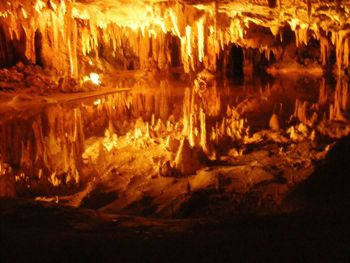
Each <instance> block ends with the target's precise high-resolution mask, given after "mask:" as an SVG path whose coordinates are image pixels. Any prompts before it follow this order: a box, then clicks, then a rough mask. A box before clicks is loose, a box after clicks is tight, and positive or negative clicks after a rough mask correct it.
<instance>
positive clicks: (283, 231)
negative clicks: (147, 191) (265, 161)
mask: <svg viewBox="0 0 350 263" xmlns="http://www.w3.org/2000/svg"><path fill="white" fill-rule="evenodd" d="M0 207H1V209H0V219H1V224H0V227H1V246H0V250H1V258H2V262H28V261H40V262H73V261H79V262H82V261H86V262H92V261H99V262H231V261H244V262H257V261H262V262H281V261H283V262H299V261H302V262H305V261H307V262H315V261H319V262H348V261H349V256H350V255H349V250H348V248H349V245H350V240H349V236H350V229H349V224H348V222H349V219H350V214H349V211H350V210H349V209H348V208H349V203H348V204H347V205H345V204H344V202H341V204H339V203H338V205H336V206H332V208H330V207H328V208H325V207H323V208H321V207H313V208H308V209H307V210H301V211H298V212H294V213H289V214H279V215H273V216H236V217H234V218H226V219H222V220H220V221H218V220H208V219H186V220H165V219H149V218H142V217H132V216H118V215H110V214H108V215H106V214H103V213H99V212H96V211H94V210H89V209H81V208H70V207H64V206H59V205H55V204H48V203H39V202H33V201H28V200H21V199H3V198H2V199H0Z"/></svg>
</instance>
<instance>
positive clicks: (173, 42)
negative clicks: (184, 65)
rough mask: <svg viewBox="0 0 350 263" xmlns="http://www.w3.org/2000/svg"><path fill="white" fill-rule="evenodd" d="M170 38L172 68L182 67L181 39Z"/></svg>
mask: <svg viewBox="0 0 350 263" xmlns="http://www.w3.org/2000/svg"><path fill="white" fill-rule="evenodd" d="M169 37H170V41H169V42H170V44H169V49H170V56H171V66H172V67H174V68H176V67H179V66H181V54H180V52H181V50H180V44H181V43H180V39H179V38H178V37H175V36H169Z"/></svg>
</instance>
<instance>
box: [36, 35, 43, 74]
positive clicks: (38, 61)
mask: <svg viewBox="0 0 350 263" xmlns="http://www.w3.org/2000/svg"><path fill="white" fill-rule="evenodd" d="M42 40H43V36H42V34H41V32H40V31H39V30H37V31H35V37H34V47H35V64H36V65H39V66H41V67H42V66H44V64H43V59H42V49H43V44H42Z"/></svg>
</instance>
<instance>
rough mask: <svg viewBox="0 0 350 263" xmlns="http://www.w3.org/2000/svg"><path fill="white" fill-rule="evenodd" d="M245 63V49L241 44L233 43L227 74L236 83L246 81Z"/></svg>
mask: <svg viewBox="0 0 350 263" xmlns="http://www.w3.org/2000/svg"><path fill="white" fill-rule="evenodd" d="M243 63H244V54H243V49H242V48H241V47H239V46H236V45H233V46H232V48H231V50H230V53H229V59H228V63H227V71H226V75H227V77H228V78H229V79H231V80H232V81H233V82H234V83H237V84H239V83H243V81H244V72H243Z"/></svg>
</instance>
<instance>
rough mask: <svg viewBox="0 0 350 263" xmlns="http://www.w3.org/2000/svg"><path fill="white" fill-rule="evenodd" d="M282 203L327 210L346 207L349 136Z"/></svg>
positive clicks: (349, 188)
mask: <svg viewBox="0 0 350 263" xmlns="http://www.w3.org/2000/svg"><path fill="white" fill-rule="evenodd" d="M286 200H287V201H292V202H293V201H294V202H298V203H300V204H302V206H304V207H312V208H321V209H330V210H334V209H346V208H348V207H350V206H349V204H350V136H348V137H344V138H342V139H340V140H339V141H338V142H336V144H335V145H334V146H333V147H332V148H331V150H330V151H329V152H328V154H327V156H326V158H325V159H324V160H323V161H322V162H321V163H319V164H316V168H315V171H314V172H313V174H312V175H311V176H310V177H309V178H308V179H307V180H306V181H305V182H303V183H301V184H300V185H299V186H298V187H297V188H296V189H295V191H293V192H292V193H291V194H290V195H289V196H288V198H287V199H286Z"/></svg>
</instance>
